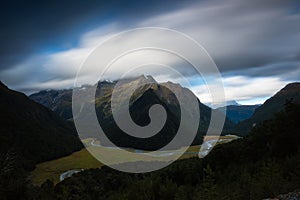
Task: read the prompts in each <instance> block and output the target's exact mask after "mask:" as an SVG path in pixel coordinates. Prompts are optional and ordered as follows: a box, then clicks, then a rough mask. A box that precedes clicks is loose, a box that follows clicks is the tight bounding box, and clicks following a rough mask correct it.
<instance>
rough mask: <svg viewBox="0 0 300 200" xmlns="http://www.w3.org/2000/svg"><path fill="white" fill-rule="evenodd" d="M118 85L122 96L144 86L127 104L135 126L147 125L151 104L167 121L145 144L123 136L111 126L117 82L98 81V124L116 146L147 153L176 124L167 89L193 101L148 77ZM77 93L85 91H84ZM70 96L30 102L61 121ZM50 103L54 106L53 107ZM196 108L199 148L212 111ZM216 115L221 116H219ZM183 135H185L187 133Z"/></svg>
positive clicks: (52, 94)
mask: <svg viewBox="0 0 300 200" xmlns="http://www.w3.org/2000/svg"><path fill="white" fill-rule="evenodd" d="M121 81H122V85H121V89H120V91H119V92H117V93H121V92H124V91H125V93H126V91H128V90H129V89H130V88H131V87H134V86H136V85H138V84H140V83H143V84H145V85H144V86H142V87H141V88H138V89H137V90H136V91H135V92H134V94H133V96H132V97H131V101H130V108H129V111H130V114H131V117H132V119H133V120H134V122H136V124H138V125H141V126H144V125H147V124H148V123H149V122H150V121H149V120H150V119H149V116H148V112H149V108H150V107H151V106H152V105H153V104H160V105H163V106H164V107H165V109H166V111H167V114H168V119H167V122H166V124H165V126H164V128H163V129H162V130H161V131H160V132H159V133H158V134H157V135H155V136H153V137H151V138H149V140H146V139H136V138H132V137H130V136H129V135H127V134H124V133H123V132H122V131H121V130H120V129H119V128H118V126H117V125H116V124H115V121H114V118H113V116H112V114H111V107H110V104H111V95H112V91H113V89H114V87H115V85H116V83H117V82H116V81H115V82H109V81H101V82H98V83H97V90H96V96H95V97H96V98H95V100H96V102H95V107H96V112H97V116H98V120H99V122H100V124H101V127H102V128H103V130H104V132H105V133H107V134H106V135H107V136H108V138H109V139H110V140H111V141H114V143H115V144H117V145H118V146H124V147H134V148H138V149H151V150H153V148H154V149H157V148H160V147H162V146H164V145H165V144H166V143H168V142H169V141H170V140H171V139H172V138H173V137H174V135H175V134H176V132H177V129H178V127H179V124H180V106H179V105H178V101H177V99H176V97H175V95H174V94H173V93H172V92H171V91H170V90H169V89H168V88H172V90H176V91H177V92H178V93H179V95H184V96H185V97H193V98H194V97H195V98H197V97H196V96H195V95H194V94H193V93H192V92H191V91H190V90H189V89H187V88H183V87H181V86H180V85H179V84H174V83H171V82H167V83H160V84H159V83H157V82H156V81H155V80H154V78H153V77H151V76H143V75H142V76H139V77H135V78H129V79H126V80H121ZM90 87H92V86H90ZM78 89H79V90H86V91H88V90H89V88H88V87H85V88H84V89H83V88H78ZM71 93H72V90H61V91H48V92H47V91H41V92H39V93H36V94H32V95H31V96H30V98H31V99H33V100H35V101H37V102H40V103H42V104H44V105H46V106H48V107H49V108H51V109H53V110H54V111H55V112H57V113H58V114H60V115H61V116H62V117H65V118H66V119H69V117H70V116H69V115H66V113H69V112H68V111H69V110H71V101H70V99H71ZM49 102H50V103H49ZM52 102H56V103H54V104H53V103H52ZM120 102H121V100H120ZM198 104H199V109H200V122H199V129H198V133H197V136H196V139H195V141H194V144H200V143H201V142H202V137H203V135H204V134H205V133H206V130H207V128H208V125H209V122H210V117H211V111H212V110H211V108H209V107H208V106H206V105H204V104H202V103H201V102H200V101H199V100H198ZM218 113H219V114H220V115H223V113H221V112H218ZM232 128H233V123H232V122H230V121H229V120H228V119H226V122H225V131H226V130H229V129H232ZM187 134H189V133H188V131H187Z"/></svg>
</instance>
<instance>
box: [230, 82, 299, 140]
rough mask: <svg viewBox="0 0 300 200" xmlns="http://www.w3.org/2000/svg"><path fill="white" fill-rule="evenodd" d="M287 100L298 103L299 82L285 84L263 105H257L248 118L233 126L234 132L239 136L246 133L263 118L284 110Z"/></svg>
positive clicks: (269, 117)
mask: <svg viewBox="0 0 300 200" xmlns="http://www.w3.org/2000/svg"><path fill="white" fill-rule="evenodd" d="M287 102H292V103H294V104H300V83H298V82H296V83H290V84H288V85H286V86H285V87H284V88H283V89H281V90H280V91H279V92H277V93H276V94H275V95H274V96H272V97H271V98H269V99H268V100H267V101H266V102H264V104H263V105H261V106H259V107H258V108H257V109H256V110H255V112H254V114H253V115H252V116H251V117H250V118H249V119H247V120H244V121H242V122H240V123H239V124H238V125H237V126H236V127H235V132H237V133H238V134H239V135H241V136H243V135H246V134H247V133H249V131H250V129H251V128H252V127H255V126H256V125H258V124H259V123H261V122H263V121H264V120H267V119H271V118H272V117H273V116H274V115H275V113H278V112H280V111H282V110H284V107H285V104H286V103H287Z"/></svg>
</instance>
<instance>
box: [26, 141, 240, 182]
mask: <svg viewBox="0 0 300 200" xmlns="http://www.w3.org/2000/svg"><path fill="white" fill-rule="evenodd" d="M236 138H237V137H235V136H222V137H220V138H219V140H218V137H206V138H205V139H204V141H205V142H204V144H203V145H202V148H201V146H200V145H196V146H190V147H188V149H187V150H186V151H185V153H184V154H183V155H182V156H181V157H180V159H186V158H191V157H195V156H198V155H199V152H200V149H201V152H202V153H204V154H205V153H208V152H209V150H210V149H209V148H211V146H212V144H214V143H216V142H218V143H224V142H229V141H231V140H233V139H236ZM83 142H84V143H85V146H86V148H84V149H82V150H80V151H78V152H75V153H73V154H71V155H69V156H66V157H62V158H59V159H56V160H51V161H47V162H43V163H40V164H38V165H37V166H36V169H35V170H34V171H33V172H32V173H31V175H30V179H31V181H32V183H33V184H34V185H41V184H42V183H43V182H45V181H46V180H47V179H49V180H51V181H53V182H54V183H55V184H56V183H58V182H59V181H60V180H62V179H64V178H66V177H68V174H69V172H72V173H73V172H74V171H80V170H83V169H91V168H100V167H101V166H103V164H102V163H100V162H99V161H98V160H97V159H96V158H94V157H93V156H92V155H91V154H90V151H92V152H97V151H101V152H102V153H105V154H106V155H109V154H114V156H113V157H112V158H113V159H114V160H110V162H111V163H112V164H119V163H122V162H123V161H124V158H122V159H121V154H120V153H119V151H120V149H117V148H110V147H103V146H101V145H99V143H98V142H97V141H95V140H94V139H92V138H89V139H86V140H84V141H83ZM183 149H184V148H182V149H178V150H174V151H164V152H160V153H151V154H150V153H148V152H146V151H141V150H134V149H127V150H128V151H134V152H136V153H137V154H135V155H134V156H133V157H131V158H130V159H126V158H125V160H126V161H127V162H135V161H140V160H141V159H142V158H143V161H165V159H166V156H167V157H168V159H170V160H174V159H175V158H176V154H178V153H181V152H182V151H183ZM201 152H200V155H201ZM141 153H144V154H145V153H146V155H147V156H146V160H145V156H144V155H143V156H142V155H140V154H141ZM118 154H120V155H118ZM173 157H174V158H173ZM122 160H123V161H122ZM62 177H63V178H62Z"/></svg>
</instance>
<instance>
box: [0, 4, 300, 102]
mask: <svg viewBox="0 0 300 200" xmlns="http://www.w3.org/2000/svg"><path fill="white" fill-rule="evenodd" d="M0 11H1V12H0V13H1V14H0V15H1V18H0V26H1V31H0V45H1V48H0V80H1V81H2V82H4V83H5V84H6V85H8V86H9V87H10V88H12V89H15V90H19V91H22V92H24V93H26V94H31V93H33V92H37V91H39V90H44V89H63V88H71V87H72V86H73V85H74V79H75V77H76V74H77V72H78V70H79V69H80V66H81V64H82V63H83V62H84V60H85V59H86V58H87V57H88V55H89V54H90V53H91V52H92V51H93V50H94V49H95V48H96V47H97V46H98V45H99V44H101V42H103V41H105V39H107V38H109V37H112V36H113V35H115V34H118V33H119V32H122V31H126V30H130V29H134V28H143V27H162V28H168V29H173V30H176V31H180V32H182V33H184V34H186V35H188V36H189V37H191V38H193V39H194V40H195V41H197V42H198V43H199V44H201V45H202V46H203V47H204V48H205V50H206V51H207V52H208V54H209V55H210V57H211V58H212V59H213V61H214V62H215V64H216V65H217V67H218V69H219V71H220V72H221V75H222V80H223V84H224V89H225V95H226V99H227V100H228V101H230V100H235V101H237V102H239V103H241V104H257V103H263V102H264V101H265V100H266V99H267V98H269V97H270V96H272V95H273V94H275V93H276V92H277V91H278V90H279V89H281V88H282V87H284V86H285V85H286V84H288V83H290V82H296V81H300V26H299V24H300V3H299V2H297V1H289V0H281V1H280V0H253V1H244V0H227V1H223V0H209V1H208V0H203V1H151V2H150V1H143V0H141V1H113V2H110V1H106V2H104V1H88V2H85V1H78V0H77V1H76V0H74V1H63V2H62V1H49V2H48V3H47V2H41V1H19V2H17V1H7V2H5V1H4V2H3V3H2V5H1V8H0ZM155 37H160V38H161V39H162V40H163V39H164V38H167V37H168V35H163V34H160V35H158V36H157V35H150V36H149V35H145V34H138V33H137V34H136V35H134V37H131V38H126V42H125V43H126V45H129V46H130V45H131V44H133V43H135V42H136V41H143V40H147V41H151V40H153V41H154V39H155ZM174 45H178V46H180V45H181V44H180V43H179V42H178V43H176V42H174ZM111 48H112V49H118V48H120V44H118V43H115V44H114V45H112V47H111ZM147 53H149V52H143V53H140V52H137V53H134V54H132V55H130V56H129V57H128V58H127V60H126V59H124V60H123V62H121V64H119V65H116V68H115V70H113V71H112V72H111V73H110V75H108V77H107V78H108V79H116V78H117V77H119V76H120V75H121V74H123V73H126V69H127V68H126V67H124V66H125V65H126V62H127V61H128V60H131V62H132V60H144V59H145V58H146V57H147V55H148V54H147ZM187 53H190V54H192V53H193V52H189V51H188V50H187ZM156 56H157V57H158V60H155V62H158V61H160V59H161V60H163V61H164V62H166V63H169V64H170V65H174V66H176V69H177V70H178V71H179V72H180V73H182V74H184V76H186V77H187V78H188V79H191V80H192V81H193V71H192V70H190V67H188V66H186V65H185V64H184V63H182V62H180V61H179V60H176V59H173V58H171V57H170V56H164V55H156ZM128 62H129V61H128ZM95 70H97V69H95ZM154 77H155V78H156V79H158V80H159V81H164V80H166V81H167V80H170V81H174V82H180V80H178V78H177V77H176V76H172V75H170V74H168V73H165V72H164V71H163V70H159V69H156V70H155V72H154ZM80 80H81V81H82V83H85V82H86V83H88V80H89V77H88V76H82V77H80ZM190 89H191V90H192V91H193V92H194V93H195V94H196V95H197V96H198V97H199V99H200V100H201V101H202V102H204V103H207V104H209V102H210V101H211V97H210V95H209V94H208V93H207V87H206V86H205V85H204V84H203V82H201V81H200V82H197V81H194V84H193V85H192V86H191V87H190Z"/></svg>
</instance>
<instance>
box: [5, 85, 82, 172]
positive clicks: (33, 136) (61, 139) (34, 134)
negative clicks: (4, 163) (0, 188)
mask: <svg viewBox="0 0 300 200" xmlns="http://www.w3.org/2000/svg"><path fill="white" fill-rule="evenodd" d="M0 110H1V112H0V119H1V126H0V143H1V146H0V147H1V152H3V153H6V152H8V151H14V152H15V153H16V154H17V155H18V156H20V157H21V158H22V159H23V160H24V161H26V162H27V164H28V166H27V167H28V168H29V169H30V168H32V167H33V166H34V165H35V163H37V162H42V161H47V160H51V159H54V158H58V157H61V156H64V155H67V154H70V153H72V152H74V151H76V150H79V149H81V148H82V144H81V142H80V140H79V139H78V137H77V135H76V130H75V128H74V126H73V125H72V124H70V123H68V122H66V121H65V120H64V119H62V118H60V117H59V116H58V115H57V114H55V113H54V112H52V111H51V110H49V109H48V108H46V107H44V106H42V105H40V104H38V103H36V102H34V101H32V100H30V99H29V98H28V97H27V96H26V95H24V94H22V93H20V92H16V91H13V90H10V89H9V88H7V87H6V86H5V85H4V84H3V83H1V82H0Z"/></svg>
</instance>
